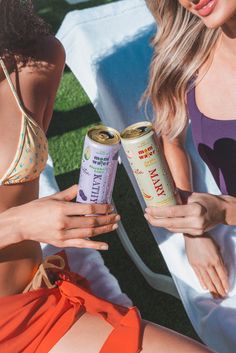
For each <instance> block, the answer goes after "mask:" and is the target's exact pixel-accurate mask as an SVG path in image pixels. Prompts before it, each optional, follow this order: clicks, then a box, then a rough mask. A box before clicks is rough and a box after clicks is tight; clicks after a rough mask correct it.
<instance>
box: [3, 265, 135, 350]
mask: <svg viewBox="0 0 236 353" xmlns="http://www.w3.org/2000/svg"><path fill="white" fill-rule="evenodd" d="M52 267H53V266H52ZM47 273H48V278H51V279H52V278H53V280H51V281H50V282H49V283H50V284H49V285H47V279H46V280H45V281H44V286H45V283H46V286H47V287H46V288H39V289H34V288H33V287H32V288H30V289H29V291H27V292H26V293H22V294H16V295H13V296H8V297H2V298H0V352H1V353H48V352H49V351H50V349H52V347H53V346H54V345H55V344H56V343H57V342H58V341H59V340H60V338H61V337H62V336H63V335H64V334H65V333H66V332H67V331H68V330H69V329H70V327H71V326H72V325H73V324H74V322H75V321H76V320H77V317H78V315H79V314H81V313H83V312H88V313H90V314H93V315H97V316H100V317H101V319H103V320H106V321H107V322H109V323H110V324H111V325H112V326H113V330H112V332H111V333H110V335H109V336H108V338H107V340H106V341H105V343H104V345H103V347H102V348H101V350H100V353H121V352H122V353H138V352H140V351H141V340H140V336H141V335H140V331H141V321H140V316H139V312H138V310H137V309H136V308H135V307H133V308H125V307H123V306H119V305H115V304H112V303H110V302H108V301H106V300H103V299H101V298H99V297H96V296H95V295H93V294H92V293H91V292H90V290H89V285H88V282H87V281H86V280H85V279H83V278H82V277H80V276H79V275H77V274H75V273H71V272H69V271H67V270H63V271H59V270H57V271H55V269H53V268H52V269H51V270H50V269H49V270H48V272H47ZM38 274H39V273H37V274H36V276H35V278H36V277H37V276H38ZM50 274H51V276H50ZM38 277H39V276H38ZM40 282H41V283H40V285H41V286H42V285H43V281H42V280H41V279H40ZM51 283H53V284H52V285H51ZM48 287H53V288H48ZM81 353H83V352H81ZM84 353H86V352H84Z"/></svg>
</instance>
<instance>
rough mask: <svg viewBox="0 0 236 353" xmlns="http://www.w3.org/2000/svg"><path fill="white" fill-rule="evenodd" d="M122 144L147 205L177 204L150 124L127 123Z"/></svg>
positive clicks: (161, 152)
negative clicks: (128, 124)
mask: <svg viewBox="0 0 236 353" xmlns="http://www.w3.org/2000/svg"><path fill="white" fill-rule="evenodd" d="M121 143H122V146H123V148H124V150H125V153H126V156H127V158H128V161H129V163H130V166H131V168H132V171H133V173H134V176H135V178H136V180H137V183H138V186H139V188H140V190H141V193H142V195H143V198H144V200H145V202H146V205H147V206H170V205H176V204H177V201H176V188H175V185H174V181H173V178H172V176H171V173H170V170H169V167H168V164H167V161H166V159H165V156H164V153H163V150H162V146H161V143H160V141H159V139H158V137H157V136H156V134H155V131H154V129H153V126H152V124H151V123H150V122H148V121H143V122H139V123H136V124H133V125H130V126H128V127H127V128H126V129H124V130H123V131H122V133H121Z"/></svg>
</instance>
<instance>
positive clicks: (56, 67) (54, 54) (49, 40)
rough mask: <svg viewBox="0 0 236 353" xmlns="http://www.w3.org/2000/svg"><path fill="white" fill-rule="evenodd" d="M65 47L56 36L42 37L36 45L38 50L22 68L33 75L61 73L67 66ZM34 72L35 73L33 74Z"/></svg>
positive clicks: (45, 75)
mask: <svg viewBox="0 0 236 353" xmlns="http://www.w3.org/2000/svg"><path fill="white" fill-rule="evenodd" d="M65 57H66V55H65V49H64V47H63V45H62V44H61V42H60V41H59V40H58V39H57V38H56V37H54V36H52V35H50V36H47V37H43V38H40V39H39V40H38V42H37V45H36V52H35V53H34V55H33V58H32V59H30V60H29V61H28V62H27V64H26V65H25V66H23V67H22V68H21V70H22V71H23V72H25V73H30V74H31V76H34V77H35V76H36V75H38V76H44V77H45V78H50V77H51V76H53V75H61V73H62V71H63V69H64V66H65ZM32 74H33V75H32Z"/></svg>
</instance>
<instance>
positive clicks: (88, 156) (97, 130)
mask: <svg viewBox="0 0 236 353" xmlns="http://www.w3.org/2000/svg"><path fill="white" fill-rule="evenodd" d="M120 146H121V145H120V134H119V133H118V131H116V130H115V129H113V128H110V127H107V126H103V125H99V126H95V127H93V128H91V129H90V130H89V131H88V133H87V135H86V137H85V141H84V148H83V155H82V163H81V170H80V177H79V190H78V195H77V199H76V201H77V202H81V203H108V204H109V203H111V199H112V191H113V187H114V182H115V176H116V170H117V164H118V156H119V150H120Z"/></svg>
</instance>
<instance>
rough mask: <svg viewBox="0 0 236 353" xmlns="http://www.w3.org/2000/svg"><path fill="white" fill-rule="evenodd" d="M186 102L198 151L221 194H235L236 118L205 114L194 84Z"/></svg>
mask: <svg viewBox="0 0 236 353" xmlns="http://www.w3.org/2000/svg"><path fill="white" fill-rule="evenodd" d="M187 106H188V114H189V118H190V119H191V123H192V124H191V125H192V134H193V140H194V143H195V146H196V148H197V151H198V152H199V154H200V156H201V158H202V159H203V160H204V162H205V163H206V164H207V165H208V167H209V169H210V171H211V173H212V175H213V177H214V179H215V181H216V183H217V185H218V187H219V188H220V190H221V192H222V194H224V195H227V194H228V195H232V196H236V120H217V119H211V118H208V117H206V116H205V115H203V114H202V113H201V112H200V111H199V109H198V107H197V104H196V100H195V87H194V88H192V89H191V90H190V91H189V92H188V95H187Z"/></svg>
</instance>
